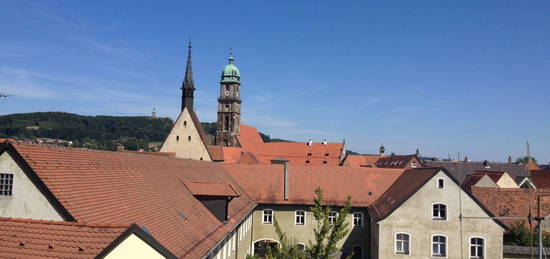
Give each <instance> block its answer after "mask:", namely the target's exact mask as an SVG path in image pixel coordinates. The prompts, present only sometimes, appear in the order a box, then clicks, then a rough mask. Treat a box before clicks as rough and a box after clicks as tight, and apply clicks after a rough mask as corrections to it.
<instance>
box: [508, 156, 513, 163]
mask: <svg viewBox="0 0 550 259" xmlns="http://www.w3.org/2000/svg"><path fill="white" fill-rule="evenodd" d="M511 163H512V156H508V164H511Z"/></svg>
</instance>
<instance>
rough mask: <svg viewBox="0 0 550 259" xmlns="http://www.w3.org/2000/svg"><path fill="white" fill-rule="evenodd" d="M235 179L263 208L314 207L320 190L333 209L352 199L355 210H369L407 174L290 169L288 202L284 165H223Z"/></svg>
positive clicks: (303, 168)
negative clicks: (393, 184)
mask: <svg viewBox="0 0 550 259" xmlns="http://www.w3.org/2000/svg"><path fill="white" fill-rule="evenodd" d="M223 166H224V167H225V169H226V170H227V171H228V172H229V174H230V175H231V176H233V177H234V178H235V180H236V181H237V182H238V183H239V184H240V185H241V186H242V187H243V188H244V189H245V190H246V191H247V192H248V194H249V195H250V196H251V197H253V198H254V199H255V200H256V202H258V203H263V204H309V205H312V204H313V199H314V197H315V194H314V191H315V189H316V188H317V187H321V188H322V189H323V190H324V195H325V201H326V203H327V204H329V205H343V204H344V203H345V201H346V199H347V196H348V195H351V197H352V202H353V205H354V206H364V207H366V206H368V205H370V204H371V203H372V202H374V201H375V200H376V198H377V197H379V196H380V195H381V194H382V193H383V192H384V191H385V190H386V189H387V188H388V187H389V186H390V185H391V184H392V183H393V182H394V181H395V179H397V177H399V175H400V174H401V173H402V172H403V170H402V169H373V168H349V167H336V166H334V167H333V166H331V167H327V166H303V165H289V166H288V177H289V179H288V184H289V186H288V194H289V199H288V200H284V170H283V168H284V166H283V165H265V164H260V165H240V164H223Z"/></svg>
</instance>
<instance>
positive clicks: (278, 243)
mask: <svg viewBox="0 0 550 259" xmlns="http://www.w3.org/2000/svg"><path fill="white" fill-rule="evenodd" d="M264 240H269V241H273V242H275V243H277V246H278V247H281V242H279V241H277V240H275V239H271V238H260V239H258V240H256V241H254V242H252V247H251V249H250V250H251V253H250V254H251V255H254V252H256V251H254V245H255V244H256V243H257V242H260V241H264Z"/></svg>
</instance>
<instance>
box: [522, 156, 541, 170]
mask: <svg viewBox="0 0 550 259" xmlns="http://www.w3.org/2000/svg"><path fill="white" fill-rule="evenodd" d="M525 168H527V170H529V171H532V170H540V168H539V166H538V165H537V163H535V161H533V160H532V159H529V161H527V164H525Z"/></svg>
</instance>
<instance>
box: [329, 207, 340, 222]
mask: <svg viewBox="0 0 550 259" xmlns="http://www.w3.org/2000/svg"><path fill="white" fill-rule="evenodd" d="M331 213H334V216H331V215H330V214H331ZM337 219H338V211H335V210H331V211H330V212H329V213H328V221H329V222H330V223H332V224H334V223H336V220H337Z"/></svg>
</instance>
